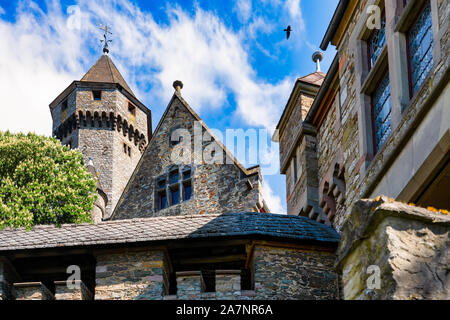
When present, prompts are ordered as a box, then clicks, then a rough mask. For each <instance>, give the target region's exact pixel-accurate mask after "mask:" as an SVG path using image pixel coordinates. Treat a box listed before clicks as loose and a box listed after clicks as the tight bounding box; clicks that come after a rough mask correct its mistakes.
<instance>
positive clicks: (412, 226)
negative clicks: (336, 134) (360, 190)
mask: <svg viewBox="0 0 450 320" xmlns="http://www.w3.org/2000/svg"><path fill="white" fill-rule="evenodd" d="M449 231H450V217H448V216H446V215H444V214H441V213H439V212H433V211H428V210H426V209H423V208H418V207H414V206H409V205H406V204H403V203H399V202H394V201H393V200H390V199H388V198H385V197H381V198H378V199H376V200H361V201H358V202H357V203H355V205H354V206H353V208H352V210H351V213H350V216H349V219H348V220H347V222H346V223H345V224H344V225H343V228H342V241H341V243H340V245H339V248H338V258H337V263H336V266H337V270H338V272H339V273H340V274H341V275H342V284H343V296H344V298H345V299H349V300H350V299H351V300H353V299H363V300H372V299H382V300H390V299H402V300H403V299H450V290H449V288H450V276H449V273H448V266H449V265H450V254H449V247H450V239H449Z"/></svg>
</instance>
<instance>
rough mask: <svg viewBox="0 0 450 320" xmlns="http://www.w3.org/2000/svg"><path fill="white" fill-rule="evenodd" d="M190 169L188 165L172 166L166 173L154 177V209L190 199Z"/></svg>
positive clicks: (191, 193)
mask: <svg viewBox="0 0 450 320" xmlns="http://www.w3.org/2000/svg"><path fill="white" fill-rule="evenodd" d="M192 171H193V169H192V168H191V167H190V166H185V167H181V166H172V167H170V168H169V169H168V170H167V173H165V174H164V175H161V176H159V177H158V178H156V179H155V208H156V210H162V209H166V208H168V207H171V206H175V205H177V204H180V203H183V202H185V201H189V200H191V199H192V197H193V189H192V187H193V175H192Z"/></svg>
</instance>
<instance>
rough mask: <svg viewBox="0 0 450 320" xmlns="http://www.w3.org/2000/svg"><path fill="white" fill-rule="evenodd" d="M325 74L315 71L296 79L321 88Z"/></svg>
mask: <svg viewBox="0 0 450 320" xmlns="http://www.w3.org/2000/svg"><path fill="white" fill-rule="evenodd" d="M325 76H326V74H325V73H323V72H320V71H316V72H313V73H310V74H308V75H307V76H304V77H301V78H298V81H302V82H306V83H310V84H313V85H316V86H321V85H322V82H323V80H324V79H325Z"/></svg>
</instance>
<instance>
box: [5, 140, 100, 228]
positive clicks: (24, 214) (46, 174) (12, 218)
mask: <svg viewBox="0 0 450 320" xmlns="http://www.w3.org/2000/svg"><path fill="white" fill-rule="evenodd" d="M96 197H97V194H96V181H95V180H94V179H93V178H92V176H91V174H90V173H89V172H88V171H87V170H86V167H85V164H84V161H83V157H82V155H81V153H80V152H79V151H74V150H70V149H69V148H68V147H65V146H64V147H63V146H62V145H61V143H60V142H59V141H58V140H56V139H53V138H47V137H44V136H39V135H36V134H33V133H29V134H27V135H24V134H12V133H10V132H1V131H0V230H1V229H3V228H5V227H7V226H9V227H12V228H17V227H25V228H27V229H31V227H32V226H33V225H37V224H55V225H57V226H60V225H61V224H63V223H82V222H92V219H91V214H90V213H91V211H92V209H93V204H94V201H95V199H96Z"/></svg>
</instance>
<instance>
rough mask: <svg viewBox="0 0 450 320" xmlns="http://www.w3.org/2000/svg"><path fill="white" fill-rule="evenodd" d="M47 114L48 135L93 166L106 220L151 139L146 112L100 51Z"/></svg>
mask: <svg viewBox="0 0 450 320" xmlns="http://www.w3.org/2000/svg"><path fill="white" fill-rule="evenodd" d="M50 112H51V115H52V119H53V136H54V137H56V138H58V139H59V140H61V143H62V144H63V145H67V146H70V148H72V149H76V148H78V149H79V150H80V151H81V153H82V154H83V157H84V161H85V163H86V164H87V163H88V162H90V163H91V164H93V166H95V170H96V175H97V177H98V179H99V185H100V186H101V188H102V190H101V191H102V192H103V193H104V195H106V198H107V199H105V200H106V208H105V210H104V213H103V217H102V218H103V219H106V218H108V217H109V216H110V215H111V213H112V212H113V210H114V208H115V206H116V204H117V201H118V200H119V198H120V195H121V194H122V192H123V190H124V188H125V186H126V185H127V183H128V180H129V179H130V177H131V175H132V173H133V171H134V169H135V167H136V165H137V163H138V162H139V160H140V158H141V156H142V154H143V152H144V149H145V147H146V145H147V143H148V141H149V140H150V138H151V135H152V126H151V112H150V110H149V109H147V107H146V106H145V105H144V104H142V103H141V102H140V101H139V100H138V99H137V98H136V96H135V95H134V93H133V91H132V90H131V89H130V87H129V86H128V84H127V83H126V82H125V80H124V78H123V77H122V75H121V74H120V72H119V71H118V69H117V68H116V66H115V65H114V63H113V61H112V60H111V58H110V57H109V56H108V52H104V54H103V55H102V56H101V57H100V59H99V60H98V61H97V63H95V65H94V66H93V67H92V68H91V69H90V70H89V71H88V72H87V73H86V75H85V76H84V77H83V78H82V79H81V80H80V81H74V82H72V84H71V85H70V86H68V87H67V88H66V89H65V90H64V91H63V92H62V93H61V94H60V95H59V96H58V97H57V98H56V99H55V100H54V101H53V102H52V103H51V104H50Z"/></svg>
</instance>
